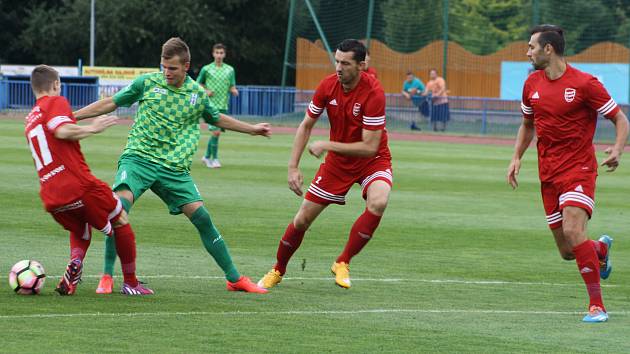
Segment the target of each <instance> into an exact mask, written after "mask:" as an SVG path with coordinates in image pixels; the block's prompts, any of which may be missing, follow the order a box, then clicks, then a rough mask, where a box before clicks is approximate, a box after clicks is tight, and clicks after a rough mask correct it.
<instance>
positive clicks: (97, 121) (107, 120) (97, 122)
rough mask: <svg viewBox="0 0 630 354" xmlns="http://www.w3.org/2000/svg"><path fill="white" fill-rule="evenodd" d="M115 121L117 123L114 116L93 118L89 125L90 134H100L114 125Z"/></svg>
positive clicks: (116, 118)
mask: <svg viewBox="0 0 630 354" xmlns="http://www.w3.org/2000/svg"><path fill="white" fill-rule="evenodd" d="M116 121H118V117H116V116H101V117H98V118H94V120H93V121H92V124H91V127H92V132H93V133H94V134H97V133H100V132H102V131H103V130H105V129H107V128H109V127H111V126H112V125H114V124H116Z"/></svg>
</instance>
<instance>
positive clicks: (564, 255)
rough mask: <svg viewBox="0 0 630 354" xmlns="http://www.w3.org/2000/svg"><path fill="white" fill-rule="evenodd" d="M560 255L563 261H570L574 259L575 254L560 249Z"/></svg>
mask: <svg viewBox="0 0 630 354" xmlns="http://www.w3.org/2000/svg"><path fill="white" fill-rule="evenodd" d="M560 257H562V259H564V260H565V261H572V260H574V259H575V255H574V254H573V252H571V251H566V250H560Z"/></svg>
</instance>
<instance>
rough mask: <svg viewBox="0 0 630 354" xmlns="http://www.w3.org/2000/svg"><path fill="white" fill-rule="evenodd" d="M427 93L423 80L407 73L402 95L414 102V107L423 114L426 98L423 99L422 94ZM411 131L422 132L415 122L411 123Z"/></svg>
mask: <svg viewBox="0 0 630 354" xmlns="http://www.w3.org/2000/svg"><path fill="white" fill-rule="evenodd" d="M424 91H425V87H424V83H423V82H422V80H420V79H419V78H417V77H416V76H415V75H414V74H413V71H411V70H409V71H407V78H406V79H405V81H404V82H403V90H402V94H403V97H405V99H407V100H409V101H411V102H413V104H414V105H416V106H418V108H419V109H420V111H421V112H422V103H423V101H424V97H421V96H420V95H422V93H423V92H424ZM410 128H411V130H420V127H418V125H416V122H415V120H412V121H411V126H410Z"/></svg>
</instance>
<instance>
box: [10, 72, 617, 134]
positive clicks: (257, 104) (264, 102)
mask: <svg viewBox="0 0 630 354" xmlns="http://www.w3.org/2000/svg"><path fill="white" fill-rule="evenodd" d="M123 87H124V86H107V85H100V86H99V85H96V84H93V85H89V84H80V83H64V84H63V85H62V94H63V95H64V96H66V97H71V99H70V102H71V104H72V105H73V106H74V107H75V108H79V107H83V106H85V105H88V104H90V103H92V102H94V101H96V100H97V99H99V98H104V97H110V96H112V95H114V94H115V93H116V92H118V91H119V90H120V89H122V88H123ZM238 89H239V93H240V94H239V96H238V97H231V99H230V110H229V112H230V114H231V115H234V116H236V117H237V118H239V119H243V120H252V121H261V120H264V121H268V122H270V123H272V124H274V125H285V126H297V125H298V124H299V123H300V122H301V121H302V119H303V118H304V113H305V111H306V108H307V106H308V103H309V102H310V100H311V98H312V96H313V91H298V90H295V88H281V87H274V86H238ZM386 99H387V105H386V114H387V129H388V130H395V131H409V128H410V125H411V124H412V123H415V125H416V126H417V127H419V128H420V129H422V131H424V132H426V131H431V130H432V126H431V123H430V120H429V119H428V117H426V116H424V115H422V114H421V113H420V111H419V109H418V107H417V106H416V105H414V103H413V102H410V101H408V100H406V99H404V98H403V97H402V95H399V94H388V95H387V97H386ZM33 103H34V98H33V96H32V93H31V89H30V84H29V83H28V81H15V80H9V79H7V78H4V79H0V111H3V112H17V113H20V114H22V113H28V111H29V110H30V108H31V106H32V105H33ZM449 106H450V121H449V122H448V124H447V127H446V133H447V134H465V135H492V136H506V137H514V136H516V132H517V131H518V127H519V125H520V123H521V119H522V115H521V112H520V102H519V101H518V100H502V99H496V98H478V97H449ZM136 109H137V105H133V106H131V107H129V108H119V109H118V111H117V112H116V113H115V114H117V115H119V116H121V117H131V116H133V115H134V114H135V112H136ZM622 109H623V110H624V111H625V112H626V114H627V113H628V106H627V105H622ZM327 125H328V119H327V117H326V114H324V115H322V117H321V118H320V119H319V122H318V126H319V127H326V126H327ZM614 136H615V130H614V126H613V125H612V124H611V123H610V122H609V121H608V120H606V119H603V118H602V117H600V119H599V120H598V124H597V131H596V135H595V139H596V140H597V141H604V140H605V141H611V140H613V139H614Z"/></svg>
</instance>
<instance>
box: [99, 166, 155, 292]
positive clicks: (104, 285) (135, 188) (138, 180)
mask: <svg viewBox="0 0 630 354" xmlns="http://www.w3.org/2000/svg"><path fill="white" fill-rule="evenodd" d="M154 180H155V171H154V170H153V169H152V166H151V165H149V164H147V163H145V162H143V161H142V160H141V159H139V158H136V157H133V156H122V157H121V158H120V161H119V162H118V171H117V172H116V179H115V181H114V186H113V187H112V189H113V190H114V191H115V193H116V195H117V196H118V198H119V199H120V202H121V203H122V207H123V209H124V210H125V212H126V213H127V214H128V213H129V212H130V211H131V207H132V206H133V203H134V202H135V200H136V199H137V198H140V196H141V195H142V194H143V193H144V192H145V191H146V190H147V189H148V188H149V187H150V186H151V184H152V183H153V181H154ZM104 253H105V255H104V262H103V276H102V277H101V280H100V281H99V284H98V286H97V288H96V293H97V294H110V293H111V292H112V291H113V287H114V280H113V277H112V276H113V275H114V266H115V264H116V235H114V236H112V237H106V238H105V252H104Z"/></svg>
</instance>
